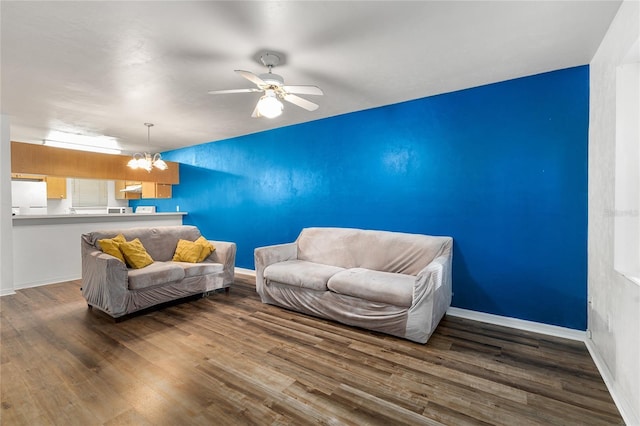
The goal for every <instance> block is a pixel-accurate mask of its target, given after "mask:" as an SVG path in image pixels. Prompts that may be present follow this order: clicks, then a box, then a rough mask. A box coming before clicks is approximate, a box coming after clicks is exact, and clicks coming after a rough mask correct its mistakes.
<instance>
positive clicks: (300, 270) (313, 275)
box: [264, 260, 344, 291]
mask: <svg viewBox="0 0 640 426" xmlns="http://www.w3.org/2000/svg"><path fill="white" fill-rule="evenodd" d="M340 271H344V268H340V267H338V266H330V265H323V264H320V263H313V262H307V261H304V260H287V261H284V262H278V263H274V264H272V265H269V266H267V267H266V268H265V269H264V278H265V279H266V280H267V282H268V281H276V282H279V283H282V284H288V285H291V286H295V287H303V288H308V289H312V290H320V291H323V290H327V281H328V280H329V278H331V276H333V275H334V274H336V273H338V272H340Z"/></svg>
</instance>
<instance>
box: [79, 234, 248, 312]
mask: <svg viewBox="0 0 640 426" xmlns="http://www.w3.org/2000/svg"><path fill="white" fill-rule="evenodd" d="M118 234H122V235H124V237H125V238H126V240H127V241H131V240H133V239H135V238H139V239H140V241H141V242H142V244H143V246H144V248H145V249H146V251H147V253H149V255H150V256H151V257H152V258H153V260H154V262H153V263H152V264H151V265H149V266H145V267H144V268H141V269H130V268H127V266H126V265H125V264H124V263H123V262H121V261H120V260H118V259H117V258H115V257H113V256H111V255H109V254H106V253H103V252H102V251H101V250H100V246H99V244H98V240H101V239H105V238H113V237H115V236H116V235H118ZM200 236H201V234H200V231H199V230H198V228H196V227H195V226H159V227H153V228H130V229H119V230H106V231H95V232H90V233H86V234H83V235H82V237H81V253H82V295H83V296H84V298H85V299H86V300H87V303H88V304H89V306H90V307H96V308H98V309H100V310H102V311H104V312H106V313H107V314H109V315H110V316H112V317H113V318H120V317H123V316H125V315H128V314H131V313H133V312H136V311H139V310H142V309H145V308H149V307H151V306H154V305H158V304H160V303H165V302H169V301H173V300H178V299H182V298H185V297H189V296H193V295H196V294H206V293H207V292H210V291H212V290H217V289H222V288H224V289H225V290H226V291H228V290H229V287H230V286H231V284H232V283H233V279H234V268H235V259H236V244H235V243H232V242H225V241H210V242H211V243H213V244H214V246H215V250H214V251H213V253H211V255H209V257H208V258H206V259H205V260H204V261H203V262H201V263H186V262H173V261H172V258H173V255H174V252H175V250H176V246H177V244H178V240H180V239H183V240H189V241H195V240H196V239H198V238H199V237H200Z"/></svg>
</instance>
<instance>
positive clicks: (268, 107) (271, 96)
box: [257, 90, 284, 118]
mask: <svg viewBox="0 0 640 426" xmlns="http://www.w3.org/2000/svg"><path fill="white" fill-rule="evenodd" d="M257 108H258V114H260V116H262V117H267V118H276V117H278V116H279V115H281V114H282V110H283V108H284V105H282V102H280V100H279V99H278V98H277V97H276V94H275V92H274V91H273V90H266V91H265V94H264V96H263V97H261V98H260V100H259V101H258V105H257Z"/></svg>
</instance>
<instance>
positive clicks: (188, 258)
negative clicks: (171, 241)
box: [173, 240, 202, 263]
mask: <svg viewBox="0 0 640 426" xmlns="http://www.w3.org/2000/svg"><path fill="white" fill-rule="evenodd" d="M201 253H202V246H201V245H199V244H196V243H195V242H193V241H187V240H178V246H177V247H176V252H175V254H174V255H173V261H174V262H189V263H196V262H198V259H199V258H200V256H201Z"/></svg>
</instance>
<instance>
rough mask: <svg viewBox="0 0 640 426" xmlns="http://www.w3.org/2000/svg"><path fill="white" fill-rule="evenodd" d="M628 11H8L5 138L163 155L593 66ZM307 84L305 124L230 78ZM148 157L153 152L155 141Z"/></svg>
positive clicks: (578, 5)
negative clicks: (63, 137) (269, 54)
mask: <svg viewBox="0 0 640 426" xmlns="http://www.w3.org/2000/svg"><path fill="white" fill-rule="evenodd" d="M619 6H620V1H617V0H616V1H530V2H527V1H495V2H487V1H471V2H459V1H442V2H434V1H410V2H399V1H390V2H385V1H360V2H355V1H349V2H338V1H325V2H308V1H286V2H266V1H252V2H237V1H234V2H231V1H224V2H214V1H195V2H188V1H159V2H154V1H141V2H128V1H109V2H101V1H87V2H66V1H52V2H32V1H2V2H1V3H0V13H1V16H0V19H1V22H0V24H1V26H0V32H1V33H0V34H1V51H0V54H1V60H2V62H1V65H2V76H1V78H2V80H1V84H2V86H1V103H0V106H1V108H2V113H3V114H7V115H9V116H10V119H11V138H12V140H17V141H25V142H39V141H41V140H42V139H44V138H45V137H46V136H47V134H48V132H49V131H51V130H57V131H65V132H70V133H79V134H87V135H107V136H112V137H115V138H117V140H118V141H119V143H120V145H121V146H122V147H123V148H124V149H125V150H127V151H138V150H142V149H147V150H148V149H149V148H152V149H153V150H168V149H172V148H178V147H182V146H188V145H195V144H199V143H204V142H209V141H217V140H222V139H226V138H230V137H234V136H239V135H244V134H249V133H255V132H259V131H263V130H267V129H272V128H276V127H282V126H288V125H292V124H296V123H302V122H306V121H312V120H317V119H321V118H324V117H331V116H335V115H339V114H345V113H349V112H353V111H359V110H363V109H369V108H373V107H378V106H382V105H388V104H393V103H397V102H402V101H406V100H411V99H416V98H421V97H425V96H430V95H434V94H439V93H445V92H450V91H454V90H459V89H464V88H468V87H474V86H479V85H483V84H487V83H493V82H497V81H503V80H507V79H511V78H517V77H522V76H526V75H532V74H537V73H541V72H545V71H551V70H555V69H562V68H567V67H572V66H577V65H584V64H588V63H589V62H590V60H591V58H592V57H593V55H594V53H595V51H596V49H597V47H598V45H599V43H600V40H602V38H603V36H604V34H605V32H606V30H607V28H608V26H609V24H610V22H611V20H612V19H613V17H614V15H615V13H616V11H617V9H618V7H619ZM265 51H275V52H278V53H279V54H281V55H282V56H283V59H284V63H283V64H281V65H280V66H278V67H277V68H275V69H274V72H275V73H277V74H280V75H282V76H283V77H284V79H285V84H292V85H298V84H313V85H317V86H319V87H321V88H322V89H323V90H324V93H325V95H324V96H322V97H312V96H307V98H308V99H309V100H312V101H314V102H316V103H318V104H319V105H320V108H319V109H318V110H317V111H315V112H308V111H306V110H303V109H301V108H298V107H296V106H295V105H292V104H288V103H285V111H284V113H283V115H282V116H280V117H278V118H276V119H272V120H269V119H266V118H259V119H255V118H251V117H250V114H251V112H252V111H253V108H254V106H255V103H256V102H257V100H258V97H259V96H260V94H258V93H243V94H228V95H216V96H213V95H209V94H207V92H208V91H210V90H222V89H235V88H245V87H246V88H248V87H253V86H252V84H251V83H250V82H248V81H247V80H245V79H243V78H241V77H240V76H238V75H237V74H235V73H234V72H233V70H234V69H244V70H248V71H252V72H254V73H257V74H259V73H263V72H266V69H265V68H264V67H263V66H262V65H261V64H260V62H259V56H260V54H261V53H262V52H265ZM145 122H151V123H154V124H155V126H154V127H153V128H152V131H151V145H152V146H151V147H150V146H148V144H147V128H146V127H145V126H144V124H143V123H145Z"/></svg>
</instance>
